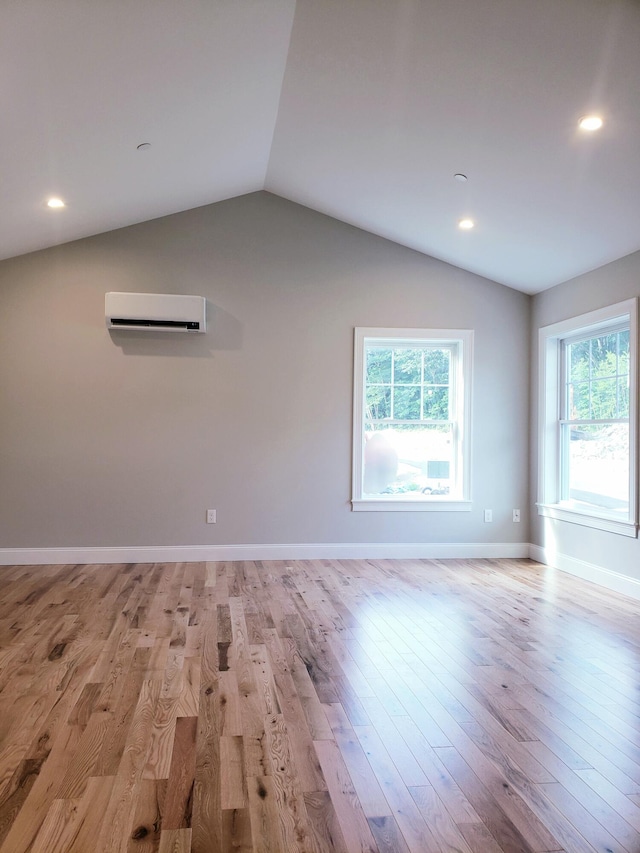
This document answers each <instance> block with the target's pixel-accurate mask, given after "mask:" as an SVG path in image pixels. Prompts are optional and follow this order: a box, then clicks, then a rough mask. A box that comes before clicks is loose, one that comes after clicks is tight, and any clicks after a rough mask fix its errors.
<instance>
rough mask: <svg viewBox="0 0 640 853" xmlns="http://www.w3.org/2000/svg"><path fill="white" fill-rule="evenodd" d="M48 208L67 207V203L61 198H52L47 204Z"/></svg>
mask: <svg viewBox="0 0 640 853" xmlns="http://www.w3.org/2000/svg"><path fill="white" fill-rule="evenodd" d="M47 207H54V208H56V207H65V203H64V202H63V201H62V199H61V198H50V199H49V201H48V202H47Z"/></svg>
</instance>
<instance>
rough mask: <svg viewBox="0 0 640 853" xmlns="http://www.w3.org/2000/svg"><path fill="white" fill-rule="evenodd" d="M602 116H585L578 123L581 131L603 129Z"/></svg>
mask: <svg viewBox="0 0 640 853" xmlns="http://www.w3.org/2000/svg"><path fill="white" fill-rule="evenodd" d="M602 124H603V122H602V119H601V118H600V116H583V117H582V118H581V119H580V121H579V122H578V127H579V128H580V130H600V128H601V127H602Z"/></svg>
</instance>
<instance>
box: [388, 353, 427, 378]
mask: <svg viewBox="0 0 640 853" xmlns="http://www.w3.org/2000/svg"><path fill="white" fill-rule="evenodd" d="M421 374H422V350H421V349H396V350H395V351H394V365H393V381H394V384H395V383H396V382H404V383H409V384H412V385H419V384H420V382H421V381H422V378H421Z"/></svg>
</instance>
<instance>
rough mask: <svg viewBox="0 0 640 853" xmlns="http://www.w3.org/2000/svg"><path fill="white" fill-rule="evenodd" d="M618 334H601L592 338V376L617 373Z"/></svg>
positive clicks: (595, 377)
mask: <svg viewBox="0 0 640 853" xmlns="http://www.w3.org/2000/svg"><path fill="white" fill-rule="evenodd" d="M617 338H618V335H617V334H615V335H601V336H600V337H599V338H592V339H591V376H592V378H594V379H597V378H598V377H600V376H615V375H616V362H617V357H616V346H617Z"/></svg>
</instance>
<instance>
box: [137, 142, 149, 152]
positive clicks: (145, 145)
mask: <svg viewBox="0 0 640 853" xmlns="http://www.w3.org/2000/svg"><path fill="white" fill-rule="evenodd" d="M150 148H151V143H150V142H141V143H140V145H136V151H148V150H149V149H150Z"/></svg>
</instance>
